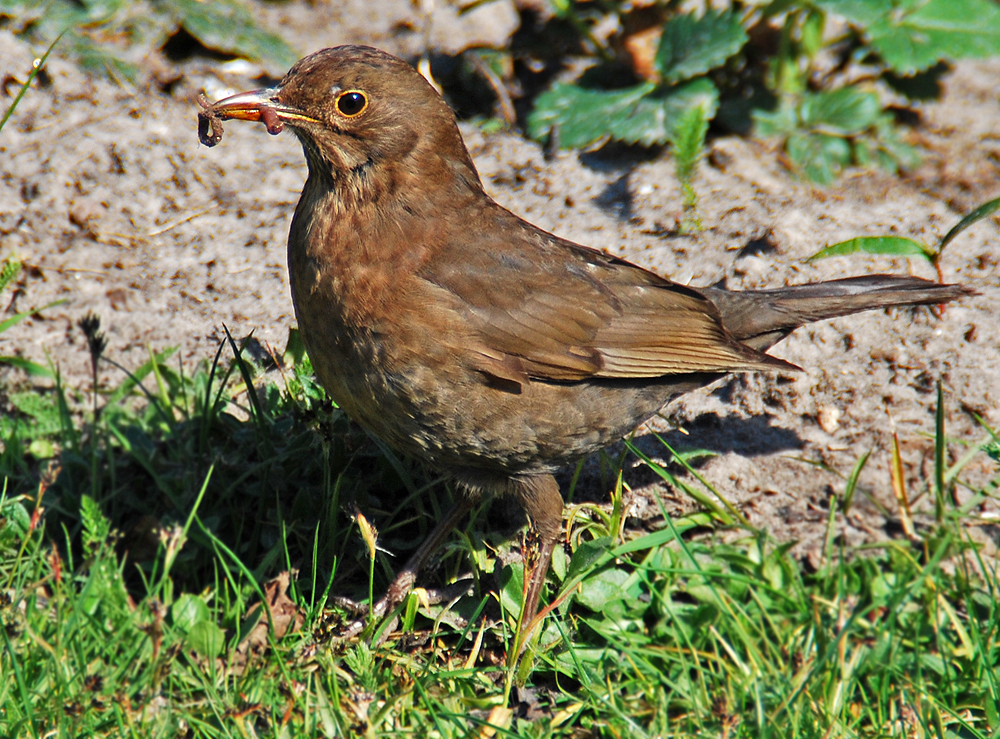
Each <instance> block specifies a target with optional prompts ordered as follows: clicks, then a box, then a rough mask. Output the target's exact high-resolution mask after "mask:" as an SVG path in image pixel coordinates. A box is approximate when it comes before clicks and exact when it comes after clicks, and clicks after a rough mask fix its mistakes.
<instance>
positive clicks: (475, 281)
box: [420, 221, 793, 382]
mask: <svg viewBox="0 0 1000 739" xmlns="http://www.w3.org/2000/svg"><path fill="white" fill-rule="evenodd" d="M503 225H504V224H503V223H501V226H500V227H499V228H497V229H496V231H495V232H493V233H491V234H490V236H488V237H487V238H486V239H485V240H484V243H483V244H482V246H481V248H477V249H475V250H474V251H473V252H472V253H470V250H469V249H468V248H467V247H465V248H459V247H449V246H447V245H446V246H444V248H443V250H442V251H441V252H439V253H438V255H437V258H436V259H434V260H433V263H431V264H428V265H425V266H424V268H423V269H421V270H420V276H421V277H422V278H423V279H425V280H427V281H428V282H430V283H433V284H434V285H435V286H436V287H437V288H440V289H443V290H445V291H447V292H449V293H451V294H452V295H453V296H454V297H455V298H457V301H453V305H456V306H457V309H458V310H460V311H462V312H463V313H464V316H463V317H464V321H465V323H466V324H467V325H468V327H469V329H470V332H469V333H470V335H471V336H472V337H474V338H473V341H474V342H476V343H477V344H478V346H475V347H469V348H470V349H473V350H474V351H475V352H477V353H478V354H479V355H480V357H482V358H483V362H484V369H485V371H487V372H490V373H492V374H494V375H496V376H498V377H501V378H502V379H506V380H511V381H516V382H520V381H523V380H526V379H528V378H533V379H542V380H553V381H577V380H583V379H587V378H620V379H638V378H650V377H659V376H662V375H671V374H684V373H691V372H728V371H734V370H752V369H777V368H781V367H784V368H792V367H793V365H789V364H787V363H785V362H782V361H781V360H779V359H776V358H774V357H770V356H768V355H766V354H764V353H762V352H759V351H757V350H755V349H751V348H750V347H747V346H745V345H743V344H741V343H739V342H738V341H736V340H735V339H733V338H732V337H731V336H730V335H729V333H728V332H727V331H726V330H725V329H724V328H723V327H722V324H721V321H720V318H719V313H718V310H717V309H716V308H715V306H714V304H713V303H712V302H711V301H709V300H708V299H707V298H705V297H704V296H703V295H702V294H701V293H699V292H698V291H696V290H693V289H690V288H686V287H684V286H682V285H677V284H675V283H672V282H668V281H667V280H664V279H662V278H660V277H658V276H656V275H654V274H653V273H651V272H648V271H646V270H644V269H641V268H639V267H636V266H635V265H632V264H629V263H628V262H624V261H622V260H620V259H616V258H614V257H610V256H607V255H605V254H603V253H601V252H598V251H595V250H593V249H588V248H586V247H582V246H579V245H577V244H573V243H571V242H568V241H564V240H562V239H557V238H556V237H553V236H551V235H549V234H547V233H545V232H544V231H541V230H538V229H534V228H533V227H529V226H527V225H526V224H524V223H523V222H520V221H518V222H517V223H516V224H513V225H508V227H507V228H504V227H503ZM452 249H454V254H450V253H449V252H450V251H451V250H452Z"/></svg>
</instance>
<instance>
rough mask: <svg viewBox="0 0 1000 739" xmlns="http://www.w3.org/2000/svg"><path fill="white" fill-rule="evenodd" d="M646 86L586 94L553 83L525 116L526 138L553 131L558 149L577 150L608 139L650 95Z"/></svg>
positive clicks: (591, 91) (580, 88)
mask: <svg viewBox="0 0 1000 739" xmlns="http://www.w3.org/2000/svg"><path fill="white" fill-rule="evenodd" d="M654 88H655V85H653V83H651V82H645V83H643V84H641V85H636V86H634V87H627V88H625V89H623V90H612V91H603V90H589V89H584V88H582V87H577V86H576V85H570V84H566V83H563V82H557V83H555V84H554V85H553V86H552V88H551V89H550V90H548V91H547V92H544V93H542V94H541V95H539V96H538V99H537V100H536V101H535V109H534V110H533V111H532V112H531V115H529V116H528V135H529V136H531V138H533V139H535V140H541V139H544V138H545V137H546V136H548V135H549V131H550V130H551V129H552V128H553V127H555V128H556V129H558V132H559V145H560V146H561V147H562V148H564V149H580V148H584V147H587V146H590V145H591V144H593V143H594V142H596V141H600V140H601V139H603V138H605V137H606V136H609V135H611V132H612V130H613V129H614V126H615V124H616V123H620V122H624V121H625V119H627V118H628V116H629V115H630V114H631V113H632V110H633V109H634V108H635V105H636V103H638V102H639V100H641V99H642V98H643V97H644V96H646V95H648V94H649V93H650V92H652V91H653V89H654Z"/></svg>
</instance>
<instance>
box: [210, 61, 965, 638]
mask: <svg viewBox="0 0 1000 739" xmlns="http://www.w3.org/2000/svg"><path fill="white" fill-rule="evenodd" d="M202 106H203V108H204V109H203V110H202V112H201V113H200V116H199V117H200V120H199V133H200V136H201V140H202V142H203V143H205V144H206V145H209V146H211V145H214V144H216V143H218V142H219V140H220V139H221V137H222V133H223V129H222V121H223V120H228V119H240V120H248V121H262V122H263V123H264V124H265V125H266V126H267V130H268V131H269V132H270V133H272V134H277V133H279V132H280V131H281V130H282V129H283V128H284V127H285V126H287V127H288V128H290V129H291V130H292V132H293V133H294V134H295V135H296V136H297V137H298V139H299V141H300V142H301V144H302V148H303V151H304V152H305V157H306V161H307V163H308V167H309V175H308V178H307V179H306V183H305V186H304V188H303V190H302V196H301V198H300V200H299V202H298V205H297V206H296V208H295V213H294V215H293V216H292V223H291V231H290V233H289V238H288V269H289V277H290V281H291V289H292V298H293V300H294V303H295V315H296V318H297V320H298V323H299V328H300V330H301V333H302V338H303V340H304V342H305V345H306V348H307V350H308V352H309V356H310V357H311V359H312V362H313V366H314V367H315V370H316V373H317V375H318V376H319V380H320V382H321V383H322V384H323V386H324V387H325V388H326V390H327V392H328V393H329V394H330V396H331V397H332V398H333V399H334V400H335V401H336V403H337V404H338V405H339V406H340V407H341V408H342V409H344V410H345V411H346V412H347V413H348V414H349V415H350V417H351V418H353V419H354V420H355V421H357V422H358V423H359V424H361V425H362V426H363V427H365V428H366V429H367V430H368V431H370V432H371V433H373V434H375V435H376V436H378V437H380V438H381V439H382V440H383V441H385V442H386V443H387V444H388V445H389V446H391V447H392V448H394V449H396V450H398V451H401V452H404V453H406V454H410V455H412V456H414V457H417V458H419V459H422V460H425V461H426V462H428V463H429V464H430V465H432V466H433V467H436V468H437V469H439V470H440V471H442V472H443V473H445V474H446V475H447V476H449V477H450V478H451V479H453V480H454V481H456V482H457V483H458V485H459V490H460V491H461V495H460V500H459V502H458V503H457V504H456V506H455V508H454V510H453V511H452V512H451V513H450V514H449V515H448V516H447V517H446V518H445V520H443V521H441V522H439V523H438V525H437V526H436V527H435V528H434V530H433V531H432V533H431V535H430V536H429V537H428V540H427V541H425V542H424V543H423V544H422V545H421V546H420V548H419V549H418V550H417V552H416V553H415V554H414V555H413V556H412V558H411V560H410V561H409V562H408V563H407V564H406V565H405V567H404V568H403V570H402V571H401V572H400V573H399V575H398V576H397V579H396V580H395V582H394V583H393V584H392V585H391V586H390V588H389V591H388V593H387V595H386V597H385V598H383V599H382V600H381V601H380V602H379V603H378V604H377V605H376V606H375V608H374V611H375V615H376V616H381V615H382V614H384V613H385V612H386V611H387V610H388V609H391V608H393V607H394V606H396V605H398V603H400V602H401V601H402V599H403V598H404V597H405V595H406V594H407V592H409V590H410V589H411V588H412V586H413V583H414V580H415V578H416V573H417V571H418V570H419V569H420V566H421V565H422V564H423V563H424V562H425V561H426V559H427V558H428V557H429V556H430V554H431V553H432V552H433V550H434V549H435V548H436V547H437V545H438V544H439V543H440V541H441V540H442V539H443V538H444V536H445V535H446V534H447V533H448V531H449V530H450V529H451V528H452V527H453V526H454V525H455V523H456V522H457V520H458V519H459V518H460V517H461V516H462V515H464V514H465V513H466V512H467V511H468V510H469V508H470V507H471V505H472V502H473V501H475V500H476V499H478V498H479V497H480V496H483V495H496V496H506V497H508V498H512V499H513V500H514V501H516V502H517V503H518V504H520V505H521V506H522V507H523V508H524V510H525V511H526V512H527V514H528V516H529V517H530V519H531V521H532V522H533V524H534V527H535V529H536V531H537V534H538V537H539V541H540V543H539V554H538V561H537V564H536V566H535V567H534V569H533V570H532V572H531V575H530V578H529V579H528V584H527V588H526V593H525V599H524V604H523V607H522V622H523V623H525V624H528V623H531V622H532V619H533V617H534V616H535V614H536V612H537V608H538V600H539V595H540V593H541V591H542V587H543V584H544V581H545V577H546V574H547V571H548V568H549V563H550V559H551V556H552V551H553V548H554V547H555V546H556V545H557V543H558V542H559V540H560V530H561V527H562V510H563V501H562V496H561V494H560V492H559V486H558V484H557V483H556V480H555V478H554V477H553V475H552V473H553V472H554V471H555V470H557V469H558V468H559V467H561V466H563V465H566V464H568V463H571V462H574V461H575V460H577V459H579V458H580V457H582V456H584V455H586V454H590V453H591V452H595V451H597V450H599V449H601V448H602V447H605V446H607V445H608V444H610V443H612V442H614V441H616V440H617V439H619V438H621V437H622V436H623V435H624V434H626V433H628V432H629V431H631V430H632V429H634V428H635V427H636V426H637V425H638V424H639V423H641V422H642V421H644V420H646V419H647V418H649V417H650V416H652V415H653V414H655V413H656V412H657V411H658V410H659V409H660V408H661V407H662V406H663V405H664V404H666V403H668V402H669V401H670V400H672V399H673V398H676V397H677V396H679V395H681V394H682V393H686V392H688V391H690V390H693V389H695V388H698V387H702V386H704V385H707V384H709V383H711V382H713V381H715V380H717V379H719V378H721V377H723V376H724V375H725V374H726V373H728V372H742V371H748V370H794V369H798V368H797V367H795V366H794V365H792V364H789V363H788V362H785V361H783V360H781V359H778V358H775V357H772V356H769V355H767V354H765V353H764V351H765V350H766V349H767V348H768V347H770V346H772V345H773V344H774V343H776V342H778V341H780V340H781V339H783V338H784V337H785V336H787V335H788V334H789V333H791V332H792V331H793V330H795V329H796V328H797V327H799V326H801V325H803V324H806V323H809V322H811V321H818V320H822V319H825V318H831V317H834V316H843V315H847V314H850V313H854V312H857V311H864V310H870V309H876V308H885V307H889V306H899V305H921V304H937V303H945V302H947V301H950V300H952V299H954V298H957V297H959V296H961V295H963V294H966V293H968V292H970V291H968V290H966V289H965V288H963V287H961V286H958V285H941V284H937V283H933V282H928V281H926V280H921V279H917V278H914V277H897V276H891V275H870V276H864V277H855V278H849V279H842V280H834V281H831V282H822V283H817V284H807V285H799V286H793V287H784V288H778V289H774V290H754V291H742V292H734V291H728V290H725V289H722V288H718V287H703V288H695V287H689V286H686V285H679V284H676V283H673V282H669V281H668V280H665V279H663V278H661V277H659V276H657V275H655V274H653V273H652V272H649V271H647V270H645V269H642V268H640V267H637V266H636V265H633V264H630V263H629V262H626V261H624V260H622V259H618V258H616V257H613V256H609V255H607V254H604V253H602V252H600V251H596V250H594V249H590V248H587V247H585V246H580V245H579V244H574V243H572V242H570V241H567V240H565V239H561V238H559V237H557V236H553V235H552V234H550V233H547V232H545V231H543V230H541V229H539V228H536V227H535V226H532V225H531V224H530V223H527V222H526V221H524V220H522V219H521V218H519V217H518V216H516V215H514V214H513V213H511V212H510V211H508V210H505V209H504V208H502V207H501V206H500V205H498V204H497V203H495V202H494V201H493V200H492V199H491V198H490V196H489V195H487V194H486V192H485V191H484V190H483V185H482V183H481V182H480V179H479V175H478V173H477V172H476V168H475V166H474V165H473V163H472V159H471V158H470V156H469V153H468V151H467V149H466V147H465V144H464V142H463V140H462V136H461V134H460V132H459V129H458V126H457V124H456V122H455V116H454V115H453V113H452V111H451V109H450V108H449V107H448V105H447V104H446V103H445V102H444V100H443V99H442V98H441V96H440V95H439V94H438V93H437V91H436V90H435V89H434V88H433V87H432V86H431V85H430V84H428V82H427V81H426V80H425V79H424V78H423V77H422V76H421V75H420V74H418V73H417V72H416V71H415V70H414V69H413V68H412V67H411V66H410V65H409V64H407V63H406V62H404V61H402V60H401V59H398V58H396V57H394V56H391V55H389V54H387V53H385V52H382V51H379V50H377V49H373V48H369V47H365V46H339V47H336V48H332V49H324V50H322V51H318V52H316V53H315V54H312V55H310V56H307V57H305V58H304V59H302V60H300V61H299V62H297V63H296V64H295V66H293V67H292V68H291V70H290V71H289V72H288V74H287V75H285V78H284V79H283V80H282V81H281V83H280V84H279V85H278V86H277V87H274V88H272V89H264V90H255V91H251V92H245V93H241V94H239V95H234V96H232V97H228V98H225V99H224V100H221V101H219V102H217V103H215V104H214V105H209V104H208V102H207V101H205V100H204V98H202Z"/></svg>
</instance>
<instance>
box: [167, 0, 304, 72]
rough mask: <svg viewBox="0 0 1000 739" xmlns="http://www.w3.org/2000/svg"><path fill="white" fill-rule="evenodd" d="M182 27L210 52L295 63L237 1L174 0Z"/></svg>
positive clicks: (289, 52)
mask: <svg viewBox="0 0 1000 739" xmlns="http://www.w3.org/2000/svg"><path fill="white" fill-rule="evenodd" d="M171 5H172V7H174V8H176V10H177V12H178V13H179V15H180V22H181V25H183V26H184V29H185V30H186V31H187V32H188V33H190V34H191V35H192V36H194V37H195V38H197V39H198V40H199V41H201V43H203V44H204V45H205V46H207V47H208V48H210V49H218V50H219V51H225V52H229V53H231V54H237V55H239V56H244V57H246V58H248V59H254V60H264V61H269V62H273V63H275V64H277V65H279V66H281V67H289V66H291V65H292V64H294V62H295V60H296V58H297V55H296V54H295V52H294V51H293V50H292V48H291V47H290V46H289V45H288V44H286V43H285V42H284V41H283V40H282V39H281V38H280V37H278V36H276V35H274V34H273V33H268V32H267V31H264V30H262V29H260V28H258V27H257V24H256V23H255V22H254V18H253V16H252V15H251V14H250V12H249V11H248V10H247V9H246V8H245V7H244V6H243V5H242V4H241V3H239V2H237V0H215V2H211V3H207V2H200V1H199V0H173V2H172V4H171Z"/></svg>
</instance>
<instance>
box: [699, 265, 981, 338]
mask: <svg viewBox="0 0 1000 739" xmlns="http://www.w3.org/2000/svg"><path fill="white" fill-rule="evenodd" d="M701 292H703V293H704V294H705V296H706V297H707V298H709V299H710V300H711V301H712V302H713V303H715V305H716V307H718V309H719V312H720V313H721V315H722V324H723V325H724V326H725V327H726V328H727V329H729V331H730V333H731V334H732V335H733V336H734V337H735V338H736V339H738V340H739V341H741V342H743V343H744V344H747V345H748V346H751V347H753V348H754V349H758V350H760V351H764V350H765V349H767V348H768V347H770V346H773V345H774V344H776V343H777V342H779V341H781V340H782V339H783V338H785V337H786V336H788V334H790V333H791V332H792V331H794V330H795V329H797V328H798V327H799V326H803V325H805V324H807V323H812V322H813V321H822V320H824V319H827V318H836V317H838V316H847V315H850V314H852V313H860V312H861V311H866V310H875V309H878V308H891V307H893V306H907V305H937V304H941V303H947V302H949V301H952V300H955V299H956V298H960V297H962V296H963V295H975V294H976V293H975V291H974V290H971V289H969V288H967V287H964V286H962V285H942V284H940V283H937V282H931V281H929V280H922V279H920V278H919V277H899V276H895V275H867V276H864V277H848V278H846V279H842V280H831V281H829V282H819V283H815V284H811V285H794V286H792V287H782V288H776V289H772V290H746V291H740V292H731V291H729V290H725V289H723V288H716V287H711V288H703V289H702V290H701Z"/></svg>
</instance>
